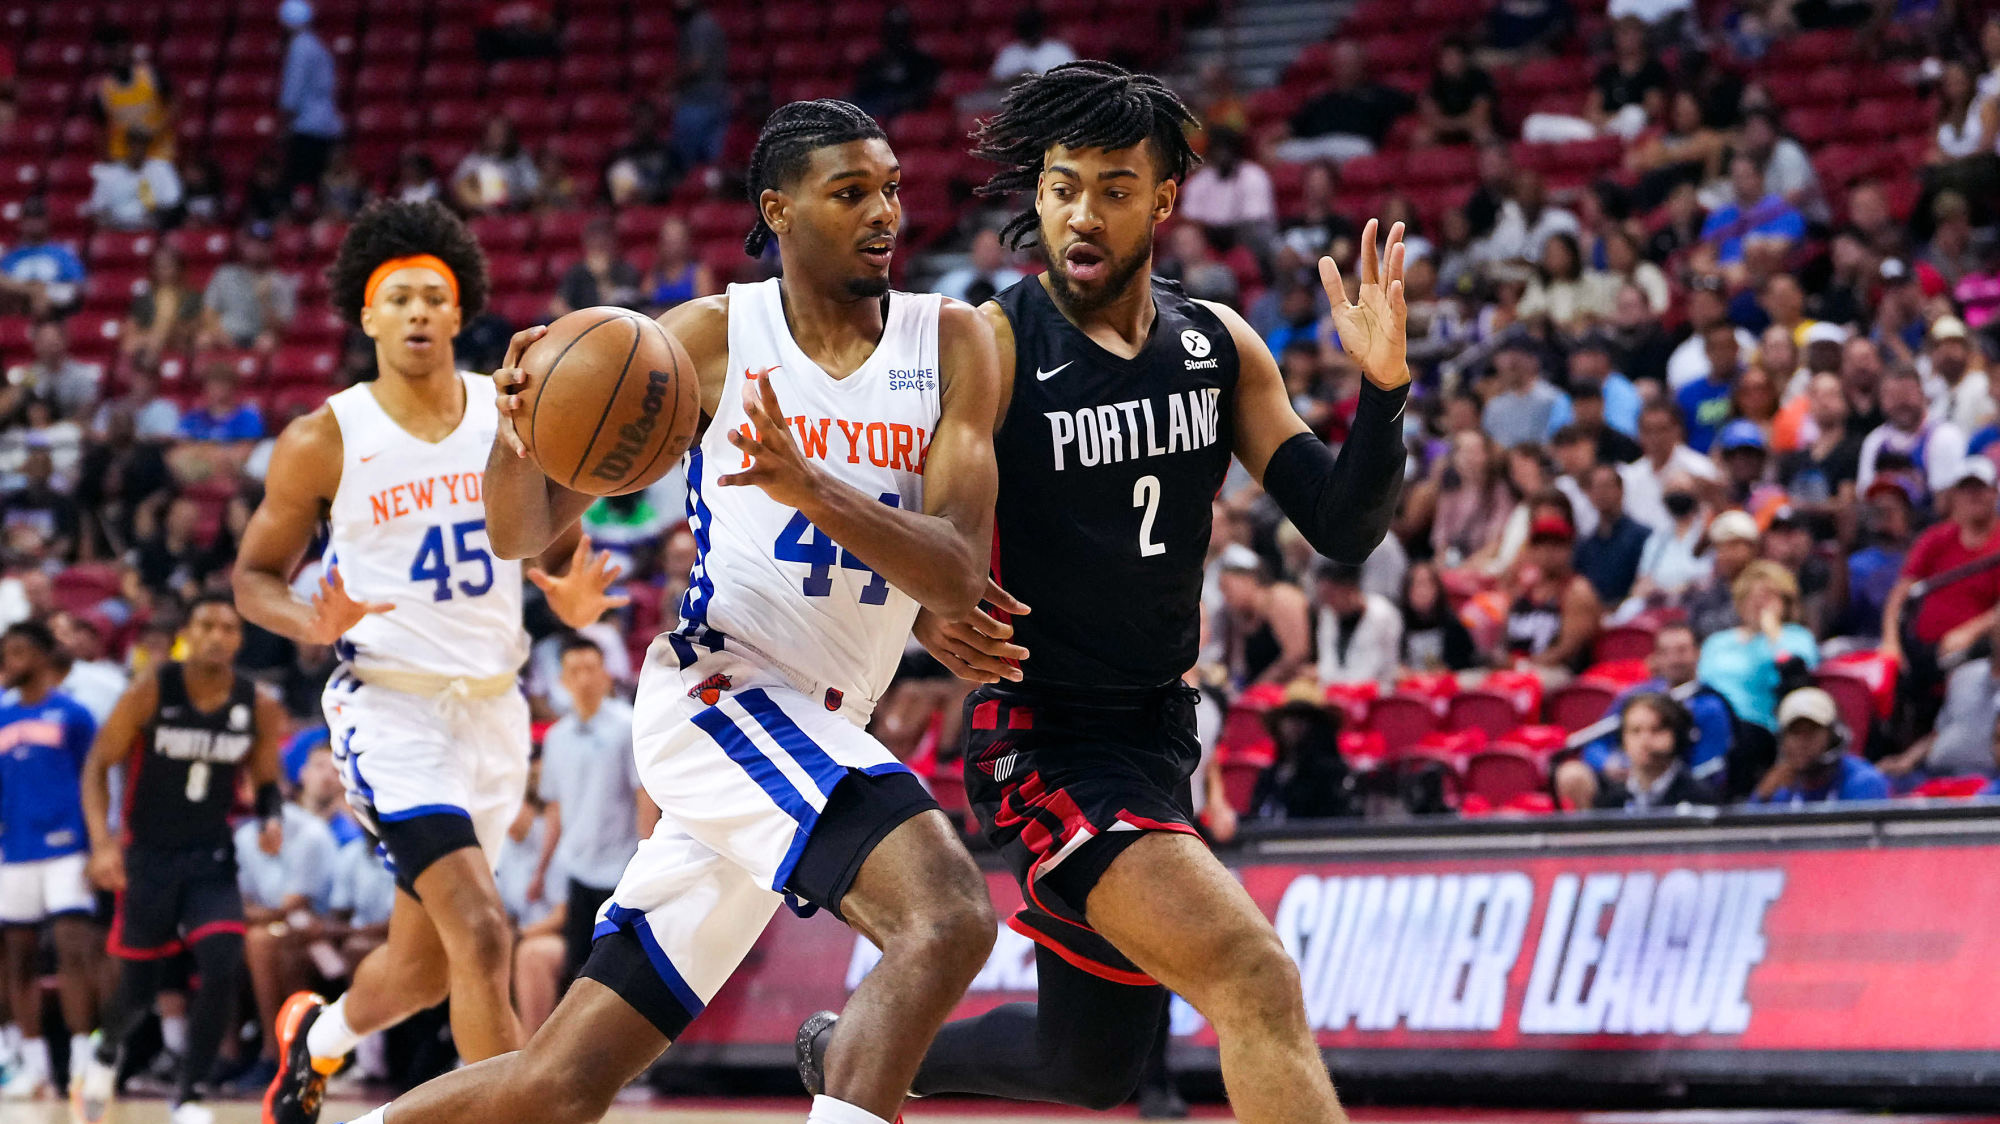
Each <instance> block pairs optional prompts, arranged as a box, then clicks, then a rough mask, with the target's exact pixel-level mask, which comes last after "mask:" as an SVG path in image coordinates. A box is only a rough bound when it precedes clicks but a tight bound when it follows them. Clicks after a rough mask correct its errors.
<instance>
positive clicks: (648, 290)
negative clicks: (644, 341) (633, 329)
mask: <svg viewBox="0 0 2000 1124" xmlns="http://www.w3.org/2000/svg"><path fill="white" fill-rule="evenodd" d="M639 289H640V297H641V300H642V301H643V302H644V304H645V308H646V311H647V312H649V313H653V314H658V313H661V312H665V311H666V310H667V309H670V308H673V307H674V306H675V305H679V304H685V303H687V302H688V301H691V300H693V299H695V298H696V297H705V296H708V295H710V294H711V293H714V292H715V291H716V285H715V277H714V276H713V275H712V274H711V273H710V272H709V269H708V266H707V265H706V264H704V263H703V262H701V261H700V260H698V259H697V258H696V257H695V256H694V244H693V241H692V237H691V235H689V233H688V227H687V222H686V220H684V219H681V218H679V217H677V216H670V217H668V218H667V219H666V220H665V221H663V222H661V223H660V237H659V241H658V242H657V243H656V245H655V251H654V256H653V265H652V268H650V269H648V270H647V271H646V276H645V279H644V280H643V281H642V282H640V286H639Z"/></svg>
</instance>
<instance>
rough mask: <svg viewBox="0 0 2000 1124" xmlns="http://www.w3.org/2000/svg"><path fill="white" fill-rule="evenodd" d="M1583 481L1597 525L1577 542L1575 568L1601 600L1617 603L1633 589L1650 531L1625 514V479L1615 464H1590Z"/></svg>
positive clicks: (1611, 603)
mask: <svg viewBox="0 0 2000 1124" xmlns="http://www.w3.org/2000/svg"><path fill="white" fill-rule="evenodd" d="M1586 484H1587V491H1588V493H1589V498H1590V505H1591V508H1592V510H1593V512H1594V513H1595V514H1596V517H1597V518H1596V528H1595V530H1593V531H1592V532H1591V533H1590V534H1589V535H1586V536H1585V537H1584V539H1583V541H1581V542H1579V543H1577V545H1576V572H1577V573H1579V574H1582V575H1583V577H1584V578H1585V580H1587V581H1589V582H1590V586H1591V588H1592V589H1594V590H1596V591H1597V599H1598V600H1599V601H1600V602H1602V603H1604V604H1605V605H1616V604H1618V603H1619V602H1621V601H1623V600H1625V598H1626V596H1627V595H1628V594H1630V593H1631V592H1632V583H1633V582H1634V581H1636V580H1637V578H1638V576H1639V562H1640V559H1641V557H1642V556H1643V555H1644V554H1645V551H1646V544H1647V540H1648V539H1649V538H1650V537H1651V535H1652V532H1651V530H1650V529H1649V528H1647V526H1646V525H1645V524H1643V523H1640V522H1639V521H1637V520H1635V519H1633V518H1632V517H1631V516H1629V515H1627V514H1625V481H1624V478H1623V477H1622V476H1620V475H1619V473H1618V468H1617V466H1616V465H1609V464H1600V465H1597V466H1595V467H1593V468H1592V469H1591V470H1590V473H1589V475H1588V477H1587V478H1586Z"/></svg>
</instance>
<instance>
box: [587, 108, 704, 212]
mask: <svg viewBox="0 0 2000 1124" xmlns="http://www.w3.org/2000/svg"><path fill="white" fill-rule="evenodd" d="M630 117H631V121H632V124H631V132H629V133H627V134H626V135H625V141H624V143H623V144H621V145H619V146H618V148H617V150H616V151H614V152H612V154H611V161H610V163H609V164H607V165H606V166H605V169H604V184H605V188H606V191H607V192H608V194H609V195H610V196H611V202H612V205H613V206H618V207H629V206H632V205H633V204H639V203H664V202H666V201H667V199H668V198H669V197H670V196H671V195H672V194H673V191H674V187H675V185H677V184H679V183H680V181H681V177H682V176H683V175H685V174H686V172H687V169H685V168H683V167H681V166H680V162H679V161H678V160H677V159H676V158H675V156H674V146H673V141H672V138H670V137H668V136H667V134H666V133H664V132H662V131H661V128H660V111H659V108H658V107H657V106H655V105H654V104H653V103H652V102H651V101H649V100H647V99H644V98H641V99H639V100H637V101H634V102H633V103H632V111H631V114H630Z"/></svg>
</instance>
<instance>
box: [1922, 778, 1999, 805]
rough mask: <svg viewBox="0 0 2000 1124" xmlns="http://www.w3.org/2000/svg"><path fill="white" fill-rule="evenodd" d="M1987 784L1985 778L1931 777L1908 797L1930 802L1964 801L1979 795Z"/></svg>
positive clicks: (1987, 781)
mask: <svg viewBox="0 0 2000 1124" xmlns="http://www.w3.org/2000/svg"><path fill="white" fill-rule="evenodd" d="M1989 783H1991V782H1990V781H1989V780H1988V779H1987V778H1986V777H1932V778H1931V779H1930V780H1927V781H1925V782H1924V783H1922V784H1920V785H1918V786H1917V787H1916V788H1915V789H1914V790H1913V791H1912V792H1911V793H1910V795H1912V796H1922V797H1925V798H1927V799H1931V800H1966V799H1970V798H1971V797H1974V796H1977V795H1979V794H1980V792H1982V791H1983V790H1984V789H1985V788H1986V786H1987V785H1988V784H1989Z"/></svg>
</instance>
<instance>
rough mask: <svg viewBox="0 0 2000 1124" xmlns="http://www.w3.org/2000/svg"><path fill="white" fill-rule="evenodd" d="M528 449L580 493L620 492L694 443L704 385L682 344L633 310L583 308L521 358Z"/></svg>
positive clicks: (642, 482) (655, 474)
mask: <svg viewBox="0 0 2000 1124" xmlns="http://www.w3.org/2000/svg"><path fill="white" fill-rule="evenodd" d="M521 369H522V370H524V371H526V372H528V374H529V382H528V388H527V390H526V391H525V392H524V394H523V400H522V413H521V415H520V421H519V422H517V424H518V426H519V430H520V434H521V440H522V442H523V443H525V444H526V445H527V447H528V455H529V456H531V457H533V458H534V460H535V464H536V465H537V466H538V467H540V468H541V470H542V472H543V473H545V474H547V475H548V477H549V478H550V479H551V480H554V481H555V482H556V483H558V484H561V485H562V486H563V487H565V488H569V489H571V490H573V491H578V492H588V493H590V494H591V495H596V496H616V495H623V494H624V493H626V492H636V491H638V490H639V489H641V488H643V487H645V486H646V485H648V484H651V483H652V482H653V481H655V480H658V479H659V478H660V477H662V476H664V475H666V473H667V470H668V469H670V468H672V467H673V465H674V462H676V461H677V460H679V459H680V455H681V454H682V453H684V452H686V451H687V447H688V445H689V444H690V443H691V442H693V441H694V436H695V426H696V424H697V423H698V422H699V421H700V418H701V388H700V386H699V385H697V383H696V381H695V376H694V365H693V364H692V363H690V362H689V361H688V355H687V351H686V350H685V349H683V348H682V347H681V345H680V341H678V340H676V339H674V337H673V336H671V335H669V334H668V333H667V330H666V329H665V328H662V327H660V325H659V323H658V322H657V321H654V320H652V319H650V318H648V317H645V316H641V315H640V314H638V313H636V312H632V311H630V310H629V309H623V308H602V307H600V308H581V309H578V310H577V311H575V312H572V313H570V314H569V315H567V316H564V317H563V318H562V319H560V320H557V321H556V322H555V323H554V324H551V325H549V330H548V333H547V334H546V335H544V336H543V337H542V338H541V339H539V340H536V341H535V343H534V344H533V345H532V346H530V347H529V348H528V350H527V353H526V354H524V355H523V356H522V357H521Z"/></svg>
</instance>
